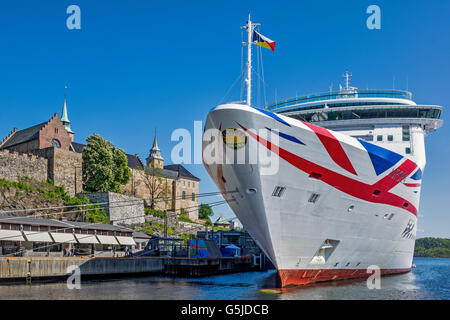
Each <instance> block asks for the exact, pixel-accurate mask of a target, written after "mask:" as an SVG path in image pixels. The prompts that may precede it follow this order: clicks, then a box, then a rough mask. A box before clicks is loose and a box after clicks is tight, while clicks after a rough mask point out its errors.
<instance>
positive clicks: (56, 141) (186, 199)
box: [0, 99, 200, 220]
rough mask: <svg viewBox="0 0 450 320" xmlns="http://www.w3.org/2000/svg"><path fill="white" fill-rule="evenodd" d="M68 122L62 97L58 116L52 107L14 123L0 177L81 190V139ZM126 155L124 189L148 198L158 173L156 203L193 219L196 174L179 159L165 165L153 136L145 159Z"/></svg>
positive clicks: (1, 149) (1, 148) (0, 146)
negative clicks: (39, 117)
mask: <svg viewBox="0 0 450 320" xmlns="http://www.w3.org/2000/svg"><path fill="white" fill-rule="evenodd" d="M70 125H71V123H70V120H69V117H68V113H67V104H66V99H64V104H63V109H62V116H61V118H59V115H58V114H57V113H55V114H54V115H53V117H52V118H50V120H48V121H46V122H43V123H41V124H38V125H35V126H32V127H29V128H26V129H23V130H18V129H17V128H14V129H13V130H12V131H11V133H10V134H9V135H8V136H7V137H6V138H5V139H3V140H2V141H1V142H0V165H1V167H2V168H1V170H0V178H5V179H8V180H13V181H18V180H19V179H20V177H21V176H28V177H39V178H41V179H40V180H45V179H51V180H52V181H53V182H54V184H55V185H57V186H58V185H64V186H65V188H66V190H67V192H68V193H69V194H70V195H75V194H77V193H80V192H81V191H82V169H81V168H82V153H83V149H84V147H85V146H86V145H84V144H81V143H77V142H74V136H75V133H74V132H73V131H72V129H71V126H70ZM20 155H21V156H20ZM126 156H127V159H128V167H129V168H130V169H131V173H132V176H131V179H130V181H129V182H128V184H127V185H125V186H123V188H122V191H123V193H125V194H128V195H130V196H134V197H138V198H142V199H144V200H146V202H147V204H148V203H149V201H150V199H151V194H152V193H155V192H154V191H155V190H153V192H151V191H150V190H149V181H150V182H151V181H152V180H153V179H158V181H161V183H160V187H159V188H164V189H165V190H164V191H165V192H161V190H156V193H157V194H159V196H158V197H157V198H164V199H165V201H161V200H160V199H158V201H156V202H155V209H160V210H171V211H173V212H176V213H180V211H181V209H185V210H186V212H188V213H189V217H190V218H191V219H193V220H197V219H198V193H199V181H200V179H198V178H197V177H195V176H194V175H192V174H191V173H190V172H189V171H188V170H187V169H186V168H184V167H183V166H182V165H177V164H172V165H164V158H163V157H162V156H161V150H160V149H159V147H158V142H157V139H156V136H155V139H154V142H153V147H152V148H151V149H150V154H149V156H148V158H147V159H146V163H145V164H144V162H143V161H142V160H141V158H140V157H139V156H138V155H137V154H135V155H131V154H126ZM19 160H20V161H19ZM152 168H156V169H155V170H157V171H158V174H154V175H152V174H151V169H152ZM149 172H150V175H149ZM150 184H151V183H150ZM156 189H158V188H156Z"/></svg>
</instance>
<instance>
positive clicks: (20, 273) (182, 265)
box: [0, 256, 259, 283]
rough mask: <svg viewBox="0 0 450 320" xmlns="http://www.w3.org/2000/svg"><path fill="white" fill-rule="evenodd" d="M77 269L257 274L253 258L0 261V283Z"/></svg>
mask: <svg viewBox="0 0 450 320" xmlns="http://www.w3.org/2000/svg"><path fill="white" fill-rule="evenodd" d="M73 266H76V267H79V268H80V274H81V277H82V278H83V277H88V278H101V277H117V276H120V277H125V276H140V275H149V274H162V275H170V276H192V277H197V276H207V275H214V274H222V273H232V272H243V271H255V270H259V267H258V266H255V265H254V264H253V257H251V256H244V257H233V258H223V257H222V258H188V257H134V258H130V257H126V258H104V257H101V258H100V257H91V258H82V257H0V283H1V282H13V281H14V282H21V281H23V282H24V283H25V282H26V281H35V280H38V281H39V280H44V279H46V280H47V279H54V280H57V279H64V278H67V277H68V276H70V275H71V274H72V270H73Z"/></svg>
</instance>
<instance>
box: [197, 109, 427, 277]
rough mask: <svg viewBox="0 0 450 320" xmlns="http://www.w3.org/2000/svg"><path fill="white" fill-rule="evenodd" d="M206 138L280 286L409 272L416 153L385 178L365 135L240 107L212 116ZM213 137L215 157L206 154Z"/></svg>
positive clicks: (221, 181) (226, 189)
mask: <svg viewBox="0 0 450 320" xmlns="http://www.w3.org/2000/svg"><path fill="white" fill-rule="evenodd" d="M208 130H211V131H214V130H216V131H217V132H218V134H217V136H216V137H215V139H211V138H210V135H211V134H210V133H207V132H208ZM224 130H228V131H226V132H225V133H224ZM233 130H234V131H233ZM229 132H231V133H233V132H235V135H236V139H235V140H227V139H226V138H224V137H225V136H226V135H227V133H229ZM244 137H245V138H244ZM203 140H204V142H203V151H204V154H203V155H204V163H205V167H206V168H207V170H208V172H209V174H210V176H211V177H212V179H213V180H214V182H215V183H216V185H217V186H218V188H219V189H220V190H221V192H222V194H223V196H224V198H225V199H226V200H227V202H228V204H229V205H230V207H231V208H232V210H233V211H234V213H235V214H236V216H237V217H238V218H239V220H240V221H241V223H242V224H243V226H244V228H245V229H246V230H247V231H248V232H249V234H250V235H251V236H252V238H253V239H254V240H255V241H256V243H257V244H258V245H259V246H260V248H261V249H262V250H263V251H264V253H265V254H266V255H267V257H268V258H269V259H270V260H271V261H272V263H273V264H274V266H275V267H276V269H277V270H278V275H279V278H280V281H281V286H287V285H304V284H308V283H313V282H321V281H330V280H342V279H351V278H364V277H368V276H370V275H371V274H373V272H371V271H370V270H373V269H374V268H378V269H379V270H380V271H381V274H392V273H403V272H408V271H409V270H410V268H411V264H412V257H413V251H414V239H415V233H416V228H417V227H416V226H417V208H418V205H419V197H420V184H418V183H412V181H410V176H411V175H413V174H414V172H416V171H417V170H423V168H418V167H417V165H416V164H415V163H414V162H413V161H411V160H410V159H406V158H403V157H402V158H401V159H399V158H398V157H397V158H395V159H396V160H397V159H399V160H398V161H397V162H396V163H394V164H393V165H392V166H391V167H389V168H387V169H386V170H385V171H384V172H383V173H381V174H380V173H379V172H377V171H376V170H375V168H374V166H376V165H380V163H382V164H383V165H384V166H385V167H386V163H385V162H383V160H382V159H381V160H380V159H378V160H377V161H378V162H377V163H375V162H374V161H373V159H374V157H373V153H376V152H378V151H379V150H378V151H374V150H372V149H370V148H371V147H370V146H367V145H364V144H363V143H362V142H360V141H358V140H357V139H354V138H351V137H349V136H346V135H342V134H339V133H336V132H332V131H329V130H326V129H323V128H318V127H315V126H312V125H310V124H307V123H303V122H301V121H298V120H294V119H290V118H287V117H283V116H279V115H276V114H272V113H269V112H267V111H264V110H260V109H256V108H251V107H248V106H242V105H233V104H230V105H223V106H219V107H216V108H215V109H214V110H212V111H211V112H210V114H209V115H208V118H207V121H206V124H205V135H204V138H203ZM213 140H214V141H215V142H216V143H217V145H216V148H217V153H214V155H215V160H216V162H214V161H211V158H210V157H208V156H206V157H207V158H208V159H205V154H208V152H209V151H210V149H211V145H212V144H213V143H212V142H211V141H213ZM368 150H370V152H368ZM238 153H240V154H241V159H237V158H238V157H239V155H237V154H238ZM255 155H258V156H257V158H258V159H257V161H256V162H255V161H254V160H252V157H253V158H254V157H255ZM391 156H392V157H394V155H391ZM387 157H388V158H389V155H388V156H387ZM242 158H244V159H245V161H244V162H242ZM263 160H264V161H263ZM392 162H393V158H391V159H390V163H392ZM377 169H379V168H377ZM414 182H415V181H414ZM412 185H414V187H411V186H412Z"/></svg>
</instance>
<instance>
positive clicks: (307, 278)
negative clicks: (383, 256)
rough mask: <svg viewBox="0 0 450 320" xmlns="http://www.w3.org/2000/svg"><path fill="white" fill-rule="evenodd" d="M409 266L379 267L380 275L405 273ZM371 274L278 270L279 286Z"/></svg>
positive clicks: (334, 270) (356, 277) (320, 270)
mask: <svg viewBox="0 0 450 320" xmlns="http://www.w3.org/2000/svg"><path fill="white" fill-rule="evenodd" d="M410 271H411V268H404V269H381V275H387V274H396V273H406V272H410ZM372 274H373V272H371V273H367V270H366V269H314V270H311V269H299V270H297V269H294V270H278V276H279V277H280V280H281V286H282V287H286V286H289V285H295V286H298V285H306V284H310V283H315V282H324V281H335V280H345V279H358V278H368V277H370V276H371V275H372Z"/></svg>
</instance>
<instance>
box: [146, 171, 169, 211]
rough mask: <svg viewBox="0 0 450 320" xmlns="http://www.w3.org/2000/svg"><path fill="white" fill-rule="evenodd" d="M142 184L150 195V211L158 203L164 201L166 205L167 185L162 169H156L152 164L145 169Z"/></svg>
mask: <svg viewBox="0 0 450 320" xmlns="http://www.w3.org/2000/svg"><path fill="white" fill-rule="evenodd" d="M144 184H145V186H146V187H147V189H148V191H149V194H150V199H149V200H150V208H151V209H155V204H156V202H158V201H164V202H165V203H166V204H167V202H168V201H169V199H168V195H169V184H168V182H167V178H166V177H165V176H164V173H163V171H162V169H161V168H158V167H156V166H155V163H154V162H151V163H150V164H149V165H148V166H147V167H145V170H144Z"/></svg>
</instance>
